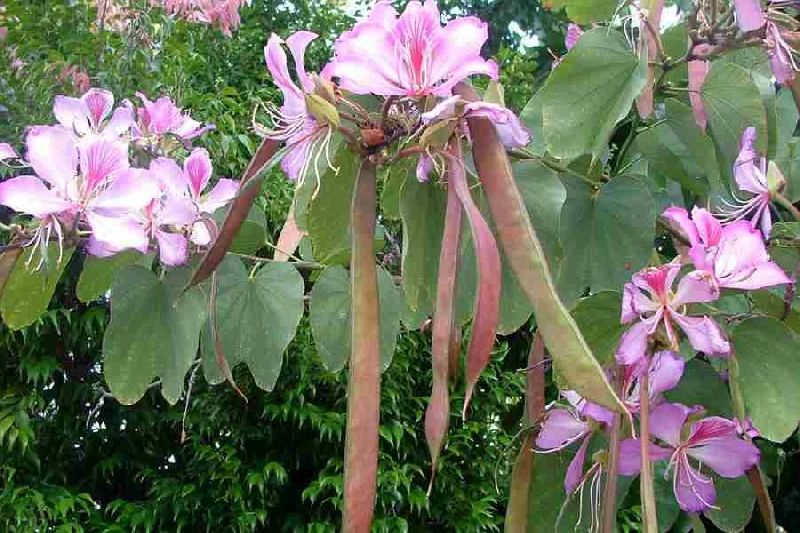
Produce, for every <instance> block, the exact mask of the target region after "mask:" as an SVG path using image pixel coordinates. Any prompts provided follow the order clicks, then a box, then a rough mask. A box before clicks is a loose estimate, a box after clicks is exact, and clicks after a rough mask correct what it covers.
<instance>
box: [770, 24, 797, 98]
mask: <svg viewBox="0 0 800 533" xmlns="http://www.w3.org/2000/svg"><path fill="white" fill-rule="evenodd" d="M799 39H800V33H798V32H796V31H794V32H792V31H789V30H785V29H783V28H781V27H779V26H778V25H777V24H775V23H774V22H772V21H769V22H767V40H766V43H767V55H769V60H770V66H771V67H772V73H773V74H774V75H775V80H776V81H777V82H778V83H779V84H781V85H786V84H787V83H790V82H792V81H794V78H795V76H796V75H797V74H796V73H797V71H798V70H800V64H799V63H798V61H797V59H795V56H796V55H797V50H796V49H795V48H794V47H793V46H792V45H791V44H789V42H790V40H793V41H794V42H797V41H798V40H799Z"/></svg>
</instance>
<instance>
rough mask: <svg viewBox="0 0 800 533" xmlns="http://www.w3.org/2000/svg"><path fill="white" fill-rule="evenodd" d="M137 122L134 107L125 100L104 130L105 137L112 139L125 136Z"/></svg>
mask: <svg viewBox="0 0 800 533" xmlns="http://www.w3.org/2000/svg"><path fill="white" fill-rule="evenodd" d="M134 120H135V117H134V113H133V105H132V104H131V103H130V102H129V101H127V100H125V101H124V102H122V105H121V106H119V107H118V108H116V109H115V110H114V114H112V115H111V119H109V121H108V123H107V124H106V126H105V128H103V134H104V135H110V136H112V137H119V136H120V135H125V134H126V133H128V131H129V130H130V129H131V126H133V122H134Z"/></svg>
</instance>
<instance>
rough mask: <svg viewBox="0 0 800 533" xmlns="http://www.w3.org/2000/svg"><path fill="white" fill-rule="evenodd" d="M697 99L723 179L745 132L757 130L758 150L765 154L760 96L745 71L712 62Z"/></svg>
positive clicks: (727, 174) (762, 105)
mask: <svg viewBox="0 0 800 533" xmlns="http://www.w3.org/2000/svg"><path fill="white" fill-rule="evenodd" d="M700 95H701V97H702V99H703V103H704V104H705V108H706V112H707V113H708V127H709V131H710V132H711V137H712V139H713V141H714V144H715V145H716V147H717V151H718V152H719V154H720V156H721V160H720V161H719V163H720V165H721V166H722V171H723V174H724V175H726V176H730V175H731V173H732V170H731V169H732V167H733V162H734V160H735V159H736V156H737V154H738V153H739V141H740V139H741V136H742V132H743V131H744V129H745V128H747V127H749V126H754V127H755V128H756V130H757V132H758V140H757V143H756V144H757V148H758V150H759V151H760V152H762V153H766V149H767V115H766V111H765V109H764V104H763V103H762V101H761V93H760V92H759V90H758V87H757V86H756V85H755V83H754V82H753V81H752V80H751V79H750V76H749V75H748V72H747V70H745V69H744V68H742V67H740V66H739V65H736V64H734V63H723V62H719V63H718V62H712V64H711V72H710V73H709V75H708V78H707V79H706V81H705V83H704V84H703V87H702V88H701V89H700Z"/></svg>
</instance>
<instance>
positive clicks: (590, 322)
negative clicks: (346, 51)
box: [572, 291, 626, 365]
mask: <svg viewBox="0 0 800 533" xmlns="http://www.w3.org/2000/svg"><path fill="white" fill-rule="evenodd" d="M621 307H622V296H620V294H619V293H618V292H610V291H607V292H598V293H596V294H592V295H591V296H589V297H588V298H583V299H582V300H580V301H579V302H578V305H576V306H575V310H574V311H573V312H572V316H573V317H574V318H575V322H576V323H577V324H578V327H579V328H580V330H581V333H582V334H583V338H584V339H586V342H587V343H588V344H589V347H590V348H591V349H592V353H593V354H594V356H595V358H597V362H598V363H600V364H601V365H606V364H608V363H610V362H612V361H613V360H614V353H615V352H616V350H617V345H618V344H619V339H620V337H622V334H623V333H624V332H625V329H626V328H625V326H624V325H622V324H620V322H619V316H620V310H621Z"/></svg>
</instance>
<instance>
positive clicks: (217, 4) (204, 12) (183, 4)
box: [150, 0, 251, 37]
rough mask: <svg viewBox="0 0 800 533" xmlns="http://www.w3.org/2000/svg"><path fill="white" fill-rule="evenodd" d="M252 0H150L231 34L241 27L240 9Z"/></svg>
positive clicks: (169, 11)
mask: <svg viewBox="0 0 800 533" xmlns="http://www.w3.org/2000/svg"><path fill="white" fill-rule="evenodd" d="M250 1H251V0H150V5H152V6H153V7H163V8H164V10H165V11H167V13H170V14H172V15H176V16H179V17H181V18H184V19H186V20H188V21H190V22H199V23H203V24H210V25H211V26H214V27H215V28H219V29H220V31H222V33H224V34H225V35H227V36H228V37H230V35H231V34H232V33H233V32H234V31H235V30H236V29H237V28H238V27H239V24H240V22H241V19H240V18H239V9H240V8H241V7H242V5H243V4H246V5H248V6H249V5H250Z"/></svg>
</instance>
